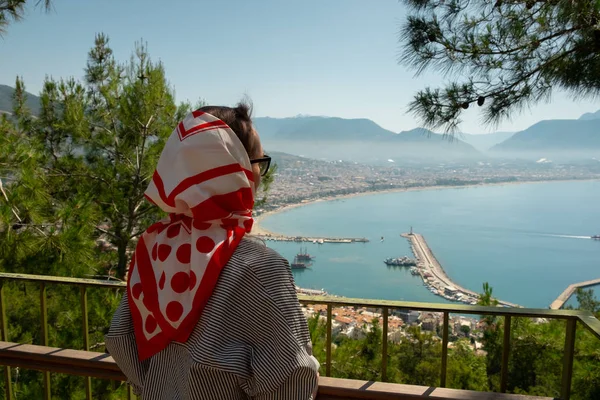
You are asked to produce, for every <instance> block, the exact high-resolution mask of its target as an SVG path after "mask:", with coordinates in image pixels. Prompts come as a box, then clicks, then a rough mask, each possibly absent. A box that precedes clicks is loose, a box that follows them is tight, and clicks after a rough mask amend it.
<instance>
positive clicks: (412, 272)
mask: <svg viewBox="0 0 600 400" xmlns="http://www.w3.org/2000/svg"><path fill="white" fill-rule="evenodd" d="M410 273H411V275H419V270H418V268H417V267H411V268H410Z"/></svg>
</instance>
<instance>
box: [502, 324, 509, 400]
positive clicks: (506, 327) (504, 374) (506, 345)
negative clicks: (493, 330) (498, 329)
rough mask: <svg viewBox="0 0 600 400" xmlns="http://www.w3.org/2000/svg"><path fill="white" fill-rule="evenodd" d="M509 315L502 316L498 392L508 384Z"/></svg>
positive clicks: (503, 389)
mask: <svg viewBox="0 0 600 400" xmlns="http://www.w3.org/2000/svg"><path fill="white" fill-rule="evenodd" d="M510 325H511V317H510V315H506V316H504V341H503V342H502V369H501V371H500V393H506V387H507V386H508V359H509V356H510Z"/></svg>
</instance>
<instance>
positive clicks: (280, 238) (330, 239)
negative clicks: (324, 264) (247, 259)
mask: <svg viewBox="0 0 600 400" xmlns="http://www.w3.org/2000/svg"><path fill="white" fill-rule="evenodd" d="M255 236H256V237H258V238H260V239H262V240H272V241H275V242H299V243H305V242H306V243H314V244H323V243H368V242H369V239H367V238H343V237H342V238H339V237H338V238H336V237H308V236H285V235H273V234H268V233H266V234H257V235H255Z"/></svg>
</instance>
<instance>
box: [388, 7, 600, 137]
mask: <svg viewBox="0 0 600 400" xmlns="http://www.w3.org/2000/svg"><path fill="white" fill-rule="evenodd" d="M404 2H405V3H406V4H407V5H409V7H410V8H411V9H412V14H411V15H409V16H408V18H407V21H406V23H405V24H404V25H403V27H402V30H401V35H400V40H401V42H402V45H403V50H404V52H403V55H402V56H401V58H400V61H401V63H403V64H405V65H408V66H410V67H413V68H415V69H416V71H417V73H421V72H423V71H425V70H428V69H431V70H435V71H439V72H442V73H444V74H446V75H451V76H455V77H456V78H457V80H456V81H453V82H450V83H449V84H448V85H447V86H446V87H444V88H430V87H428V88H426V89H424V90H422V91H420V92H418V93H417V95H416V96H415V99H414V100H413V102H412V103H411V104H410V108H411V110H412V111H413V112H414V113H415V114H416V115H417V116H419V117H420V118H421V120H422V122H423V123H424V124H425V126H427V127H432V128H439V127H444V128H445V129H446V131H448V132H450V131H453V130H454V129H455V128H456V127H457V126H458V124H459V123H460V122H461V120H460V115H461V113H462V111H463V110H465V109H467V108H469V106H470V105H471V104H473V103H476V104H477V105H479V106H481V107H483V111H482V113H483V118H484V120H485V121H486V122H487V123H496V122H498V121H500V120H501V119H504V118H507V117H509V116H511V115H512V114H513V113H514V112H515V111H519V110H521V109H522V108H523V107H527V106H529V105H532V104H535V103H538V102H540V101H543V100H546V99H549V97H550V94H551V92H552V89H553V88H562V89H565V90H567V91H568V92H569V93H571V94H573V96H576V97H594V96H597V95H598V94H599V93H600V56H599V54H600V23H599V21H600V3H598V1H596V0H578V1H572V0H553V1H542V0H511V1H503V0H496V1H479V2H472V1H469V0H404Z"/></svg>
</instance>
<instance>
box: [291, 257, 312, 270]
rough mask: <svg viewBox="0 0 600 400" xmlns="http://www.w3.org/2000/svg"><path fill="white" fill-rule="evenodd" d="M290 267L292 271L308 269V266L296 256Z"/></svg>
mask: <svg viewBox="0 0 600 400" xmlns="http://www.w3.org/2000/svg"><path fill="white" fill-rule="evenodd" d="M290 267H292V269H306V268H308V265H306V264H305V263H303V262H302V261H300V260H298V256H296V257H294V262H293V263H290Z"/></svg>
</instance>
